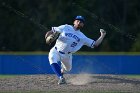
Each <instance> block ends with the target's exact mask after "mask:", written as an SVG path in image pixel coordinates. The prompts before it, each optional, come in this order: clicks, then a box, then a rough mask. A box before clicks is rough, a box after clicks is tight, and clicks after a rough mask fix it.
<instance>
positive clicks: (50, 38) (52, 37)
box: [45, 32, 59, 45]
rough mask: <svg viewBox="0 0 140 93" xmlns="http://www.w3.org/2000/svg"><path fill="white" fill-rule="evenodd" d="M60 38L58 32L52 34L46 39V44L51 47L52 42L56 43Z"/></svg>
mask: <svg viewBox="0 0 140 93" xmlns="http://www.w3.org/2000/svg"><path fill="white" fill-rule="evenodd" d="M58 36H59V33H58V32H55V33H52V34H50V35H49V36H47V37H45V38H46V44H48V45H50V44H51V43H52V42H54V41H55V40H56V39H57V38H58Z"/></svg>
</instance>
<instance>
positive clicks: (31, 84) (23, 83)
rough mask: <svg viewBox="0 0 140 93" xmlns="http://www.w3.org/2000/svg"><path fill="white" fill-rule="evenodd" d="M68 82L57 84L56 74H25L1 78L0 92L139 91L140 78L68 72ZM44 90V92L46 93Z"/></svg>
mask: <svg viewBox="0 0 140 93" xmlns="http://www.w3.org/2000/svg"><path fill="white" fill-rule="evenodd" d="M65 78H66V80H67V84H64V85H57V81H58V79H57V77H56V76H55V75H50V74H46V75H24V76H15V77H12V78H5V79H0V92H10V91H13V92H14V91H16V92H17V91H20V92H25V91H28V92H29V91H44V92H47V93H48V92H49V91H50V92H52V91H53V93H55V91H56V93H58V92H64V93H71V92H73V93H79V91H86V92H87V91H88V93H92V92H93V91H119V92H139V91H140V79H128V78H125V77H124V76H118V75H92V74H67V75H65ZM44 92H43V93H44Z"/></svg>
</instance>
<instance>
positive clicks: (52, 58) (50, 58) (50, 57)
mask: <svg viewBox="0 0 140 93" xmlns="http://www.w3.org/2000/svg"><path fill="white" fill-rule="evenodd" d="M49 62H50V64H53V63H57V61H56V60H55V58H54V57H53V56H49Z"/></svg>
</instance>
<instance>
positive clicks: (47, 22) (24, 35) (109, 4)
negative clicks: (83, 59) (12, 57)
mask: <svg viewBox="0 0 140 93" xmlns="http://www.w3.org/2000/svg"><path fill="white" fill-rule="evenodd" d="M3 2H5V3H7V4H9V5H11V6H12V7H13V8H15V9H16V10H18V11H21V12H22V13H24V14H25V15H28V16H30V17H32V18H33V19H35V20H36V21H37V22H38V23H40V24H42V25H44V26H45V27H47V28H48V29H51V27H52V26H59V25H62V24H71V25H72V24H73V20H74V17H75V16H77V15H83V16H84V17H85V19H86V22H85V27H84V28H83V29H82V32H83V33H84V34H85V35H86V36H88V37H89V38H92V39H95V40H96V39H97V38H98V37H99V36H100V32H99V29H100V28H104V29H105V30H106V31H107V36H106V38H105V40H104V41H103V43H102V44H101V45H100V46H99V47H98V48H94V49H91V48H88V47H86V46H84V47H82V49H81V50H80V51H97V52H99V51H102V52H112V51H113V52H140V44H139V43H140V42H139V40H140V31H139V28H140V17H139V16H140V12H139V10H140V7H139V3H140V1H139V0H0V51H49V49H50V48H51V47H52V46H53V44H52V45H51V46H48V45H46V44H45V39H44V36H45V33H46V32H47V31H42V30H41V29H40V28H39V27H38V26H37V25H35V24H33V23H32V22H30V21H29V20H26V19H24V18H22V17H20V16H18V15H17V14H15V13H14V12H12V11H10V10H8V9H7V8H5V7H3V6H2V3H3ZM95 15H96V16H97V17H98V18H100V19H103V22H104V21H105V22H106V23H109V24H111V25H114V26H115V27H116V28H117V29H119V30H117V31H116V30H115V29H113V28H110V27H108V26H107V25H106V24H104V23H101V22H100V20H97V19H96V16H95Z"/></svg>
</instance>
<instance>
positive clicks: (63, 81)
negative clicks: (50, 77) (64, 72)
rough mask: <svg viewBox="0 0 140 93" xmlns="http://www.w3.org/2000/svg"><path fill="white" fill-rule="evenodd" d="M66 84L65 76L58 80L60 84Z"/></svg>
mask: <svg viewBox="0 0 140 93" xmlns="http://www.w3.org/2000/svg"><path fill="white" fill-rule="evenodd" d="M61 84H66V81H65V78H60V79H59V81H58V85H61Z"/></svg>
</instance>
